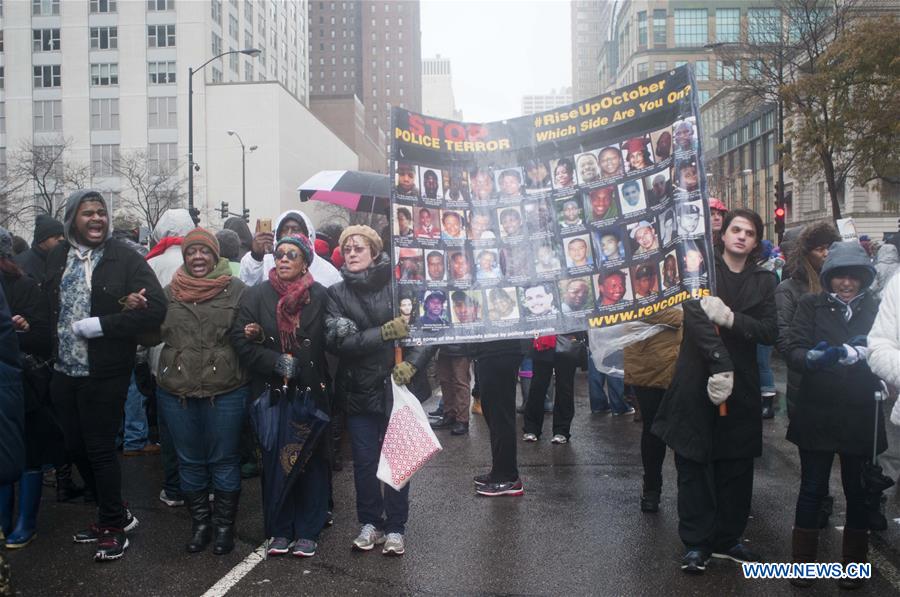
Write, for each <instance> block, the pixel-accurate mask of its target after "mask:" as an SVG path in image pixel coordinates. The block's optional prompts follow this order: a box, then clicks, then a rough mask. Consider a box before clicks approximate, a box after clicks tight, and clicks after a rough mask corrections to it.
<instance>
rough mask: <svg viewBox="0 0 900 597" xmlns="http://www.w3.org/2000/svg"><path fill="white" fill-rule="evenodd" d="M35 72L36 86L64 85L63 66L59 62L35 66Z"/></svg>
mask: <svg viewBox="0 0 900 597" xmlns="http://www.w3.org/2000/svg"><path fill="white" fill-rule="evenodd" d="M33 73H34V86H35V88H50V87H60V86H61V85H62V73H61V67H60V66H59V65H58V64H55V65H49V64H48V65H45V66H35V67H34V69H33Z"/></svg>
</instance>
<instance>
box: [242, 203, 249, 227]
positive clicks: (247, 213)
mask: <svg viewBox="0 0 900 597" xmlns="http://www.w3.org/2000/svg"><path fill="white" fill-rule="evenodd" d="M241 217H243V218H244V221H245V222H247V223H248V224H249V223H250V208H249V207H245V208H244V213H243V215H242V216H241Z"/></svg>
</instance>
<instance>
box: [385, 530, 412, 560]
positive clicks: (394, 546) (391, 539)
mask: <svg viewBox="0 0 900 597" xmlns="http://www.w3.org/2000/svg"><path fill="white" fill-rule="evenodd" d="M405 551H406V549H405V548H404V546H403V535H401V534H400V533H388V534H387V537H386V538H385V541H384V547H382V548H381V553H383V554H384V555H386V556H402V555H403V553H404V552H405Z"/></svg>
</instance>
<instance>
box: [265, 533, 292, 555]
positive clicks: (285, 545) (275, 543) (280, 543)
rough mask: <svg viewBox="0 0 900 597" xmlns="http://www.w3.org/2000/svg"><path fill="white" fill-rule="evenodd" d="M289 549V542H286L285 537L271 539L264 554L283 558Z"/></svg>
mask: <svg viewBox="0 0 900 597" xmlns="http://www.w3.org/2000/svg"><path fill="white" fill-rule="evenodd" d="M290 548H291V542H290V541H288V539H287V537H273V538H272V540H271V541H269V548H268V549H267V550H266V553H267V554H269V555H270V556H283V555H284V554H286V553H287V552H288V551H290Z"/></svg>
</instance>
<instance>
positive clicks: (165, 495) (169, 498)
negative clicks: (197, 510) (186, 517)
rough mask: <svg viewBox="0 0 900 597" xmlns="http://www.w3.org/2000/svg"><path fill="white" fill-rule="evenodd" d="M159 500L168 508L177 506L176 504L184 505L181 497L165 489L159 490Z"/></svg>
mask: <svg viewBox="0 0 900 597" xmlns="http://www.w3.org/2000/svg"><path fill="white" fill-rule="evenodd" d="M159 501H161V502H162V503H164V504H165V505H167V506H169V507H170V508H177V507H178V506H183V505H184V500H183V499H182V498H181V497H179V496H178V495H176V494H171V493H169V492H168V491H166V490H165V489H163V490H162V491H160V492H159Z"/></svg>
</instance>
